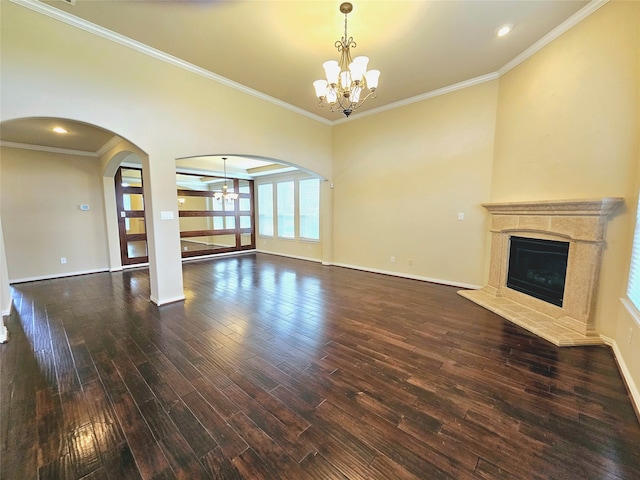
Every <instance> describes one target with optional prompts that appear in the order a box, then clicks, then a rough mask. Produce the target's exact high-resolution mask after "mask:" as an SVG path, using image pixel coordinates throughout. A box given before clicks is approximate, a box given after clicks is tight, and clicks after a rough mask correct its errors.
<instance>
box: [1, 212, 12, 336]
mask: <svg viewBox="0 0 640 480" xmlns="http://www.w3.org/2000/svg"><path fill="white" fill-rule="evenodd" d="M11 303H12V300H11V288H10V287H9V270H8V268H7V255H6V252H5V249H4V234H3V233H2V218H0V309H1V310H2V317H4V316H5V315H9V314H10V313H11ZM7 338H8V332H7V327H6V326H5V325H4V319H0V343H4V342H6V341H7Z"/></svg>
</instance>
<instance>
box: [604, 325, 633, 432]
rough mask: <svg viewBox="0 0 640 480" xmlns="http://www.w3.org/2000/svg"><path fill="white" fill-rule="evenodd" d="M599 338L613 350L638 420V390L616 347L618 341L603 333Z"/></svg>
mask: <svg viewBox="0 0 640 480" xmlns="http://www.w3.org/2000/svg"><path fill="white" fill-rule="evenodd" d="M600 338H602V341H603V342H604V343H605V345H608V346H610V347H611V349H612V350H613V356H614V357H615V359H616V363H617V364H618V368H619V369H620V373H621V374H622V378H623V379H624V382H625V383H626V385H627V390H628V391H629V396H630V397H631V403H633V407H634V409H635V411H636V415H637V416H638V421H640V390H639V389H638V385H636V382H634V381H633V377H632V376H631V372H629V368H628V367H627V364H626V363H625V361H624V357H623V356H622V352H621V351H620V349H619V348H618V343H617V342H616V341H615V340H614V339H613V338H609V337H605V336H604V335H600Z"/></svg>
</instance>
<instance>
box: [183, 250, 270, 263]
mask: <svg viewBox="0 0 640 480" xmlns="http://www.w3.org/2000/svg"><path fill="white" fill-rule="evenodd" d="M256 251H257V250H256V249H254V248H252V249H250V250H238V251H235V252H221V253H209V254H207V255H197V256H193V257H184V258H182V263H187V262H195V261H198V260H211V259H213V258H217V257H235V256H239V255H245V254H248V253H256Z"/></svg>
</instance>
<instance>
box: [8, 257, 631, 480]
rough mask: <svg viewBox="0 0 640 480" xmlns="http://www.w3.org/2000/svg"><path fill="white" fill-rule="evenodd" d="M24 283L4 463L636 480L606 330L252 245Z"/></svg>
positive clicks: (13, 468) (135, 470)
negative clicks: (546, 333)
mask: <svg viewBox="0 0 640 480" xmlns="http://www.w3.org/2000/svg"><path fill="white" fill-rule="evenodd" d="M184 284H185V293H186V297H187V299H186V301H185V302H184V303H177V304H173V305H167V306H164V307H160V308H158V307H156V306H154V305H152V304H150V303H149V301H148V298H149V279H148V274H147V272H146V271H145V270H133V271H126V272H124V273H123V272H120V273H103V274H94V275H87V276H81V277H72V278H65V279H57V280H48V281H38V282H32V283H25V284H18V285H14V286H13V296H14V306H15V309H14V311H13V313H12V314H11V316H10V317H9V318H8V321H7V326H8V329H9V331H10V341H9V343H8V344H6V345H2V346H0V441H1V448H2V449H1V452H0V453H1V456H0V477H1V478H2V479H7V480H9V479H12V480H13V479H16V480H28V479H80V478H83V479H91V480H97V479H174V478H180V479H207V478H215V479H294V480H303V479H385V480H392V479H439V478H456V479H468V478H484V479H487V478H522V479H535V478H545V479H546V478H553V479H572V480H573V479H583V478H584V479H638V478H640V424H639V423H638V419H637V417H636V416H635V414H634V410H633V408H632V405H631V402H630V399H629V396H628V394H627V391H626V390H625V386H624V384H623V381H622V378H621V376H620V374H619V372H618V369H617V366H616V363H615V360H614V357H613V355H612V352H611V351H610V349H609V348H607V347H580V348H562V349H560V348H557V347H555V346H553V345H551V344H550V343H547V342H545V341H544V340H541V339H539V338H537V337H535V336H533V335H531V334H529V333H528V332H526V331H525V330H523V329H521V328H519V327H517V326H515V325H513V324H511V323H509V322H508V321H506V320H503V319H502V318H500V317H498V316H496V315H494V314H492V313H491V312H489V311H487V310H485V309H483V308H481V307H479V306H477V305H475V304H474V303H472V302H469V301H468V300H466V299H464V298H462V297H460V296H459V295H457V294H456V288H453V287H447V286H442V285H435V284H429V283H425V282H419V281H413V280H408V279H402V278H395V277H390V276H384V275H377V274H372V273H366V272H359V271H354V270H349V269H344V268H338V267H327V266H322V265H319V264H315V263H311V262H305V261H300V260H293V259H287V258H282V257H276V256H270V255H264V254H250V255H243V256H237V257H226V258H220V259H215V260H208V261H200V262H191V263H187V264H184Z"/></svg>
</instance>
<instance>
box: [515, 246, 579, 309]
mask: <svg viewBox="0 0 640 480" xmlns="http://www.w3.org/2000/svg"><path fill="white" fill-rule="evenodd" d="M509 243H510V248H509V268H508V271H507V287H509V288H512V289H513V290H517V291H518V292H522V293H526V294H527V295H531V296H532V297H535V298H539V299H540V300H544V301H545V302H549V303H552V304H553V305H557V306H559V307H561V306H562V300H563V297H564V284H565V277H566V275H567V258H568V255H569V242H557V241H554V240H544V239H537V238H523V237H516V236H512V237H511V239H510V242H509Z"/></svg>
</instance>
